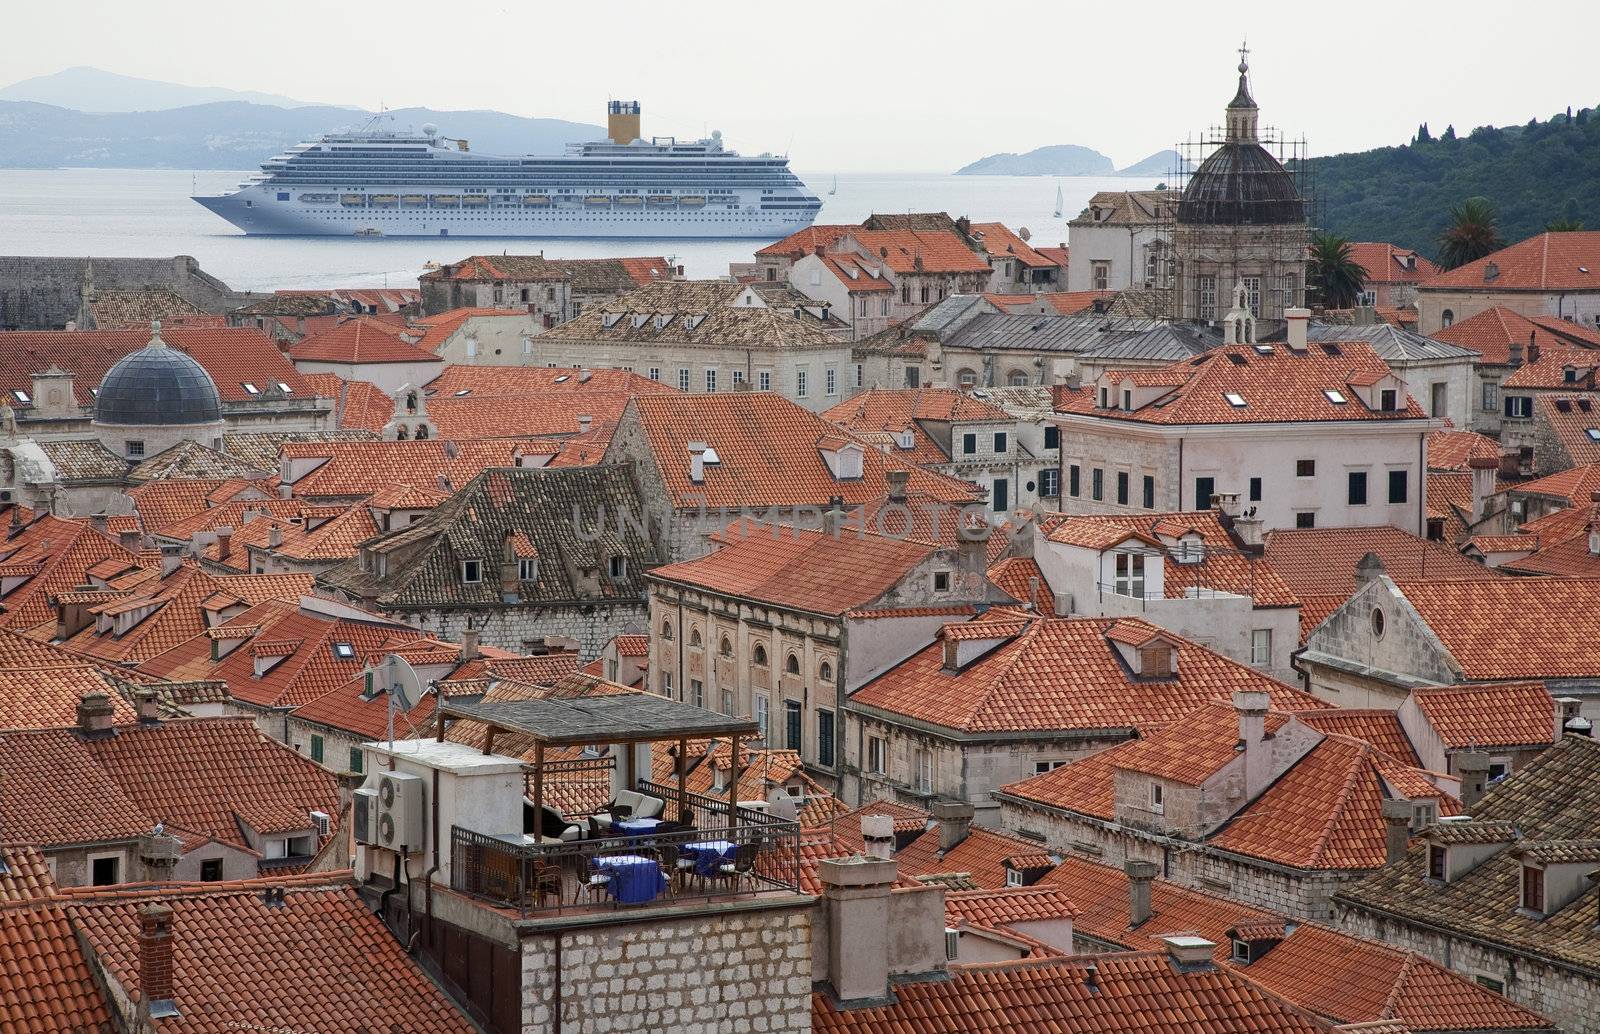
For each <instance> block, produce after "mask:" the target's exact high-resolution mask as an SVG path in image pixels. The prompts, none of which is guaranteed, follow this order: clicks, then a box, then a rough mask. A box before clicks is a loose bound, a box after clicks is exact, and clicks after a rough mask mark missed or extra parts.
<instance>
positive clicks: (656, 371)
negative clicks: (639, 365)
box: [650, 366, 661, 381]
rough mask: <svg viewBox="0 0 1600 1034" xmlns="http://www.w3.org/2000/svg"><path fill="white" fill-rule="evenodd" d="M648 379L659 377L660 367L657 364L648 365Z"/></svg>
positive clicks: (657, 378)
mask: <svg viewBox="0 0 1600 1034" xmlns="http://www.w3.org/2000/svg"><path fill="white" fill-rule="evenodd" d="M650 379H651V380H653V381H659V380H660V379H661V367H659V366H652V367H650Z"/></svg>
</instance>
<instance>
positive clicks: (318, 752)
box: [311, 736, 322, 765]
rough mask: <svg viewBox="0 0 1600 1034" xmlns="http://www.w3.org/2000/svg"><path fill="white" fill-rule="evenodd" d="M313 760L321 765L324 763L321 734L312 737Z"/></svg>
mask: <svg viewBox="0 0 1600 1034" xmlns="http://www.w3.org/2000/svg"><path fill="white" fill-rule="evenodd" d="M311 760H312V761H315V762H316V763H317V764H319V765H320V764H322V737H321V736H313V737H311Z"/></svg>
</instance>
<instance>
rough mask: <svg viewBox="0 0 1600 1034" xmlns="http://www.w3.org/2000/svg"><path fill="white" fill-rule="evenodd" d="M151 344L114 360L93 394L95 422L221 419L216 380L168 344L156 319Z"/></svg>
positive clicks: (206, 421) (162, 422)
mask: <svg viewBox="0 0 1600 1034" xmlns="http://www.w3.org/2000/svg"><path fill="white" fill-rule="evenodd" d="M150 331H151V335H150V343H149V344H148V345H145V346H144V347H143V348H141V349H139V351H137V352H132V353H129V354H128V355H125V356H123V357H122V358H121V359H119V360H117V362H116V365H115V366H113V367H111V369H109V370H107V371H106V375H105V379H103V380H102V381H101V382H100V389H99V391H97V392H96V393H95V402H94V420H95V423H97V424H150V425H177V424H209V423H213V422H215V421H218V420H221V419H222V397H221V395H219V394H218V393H217V385H216V382H215V381H213V380H212V379H211V375H210V374H208V373H206V370H205V367H203V366H201V365H200V364H199V363H198V362H196V361H195V360H194V358H193V357H192V356H190V355H189V354H188V353H186V352H180V351H179V350H178V349H176V348H168V347H167V343H166V342H165V341H162V340H161V324H160V323H152V324H151V325H150Z"/></svg>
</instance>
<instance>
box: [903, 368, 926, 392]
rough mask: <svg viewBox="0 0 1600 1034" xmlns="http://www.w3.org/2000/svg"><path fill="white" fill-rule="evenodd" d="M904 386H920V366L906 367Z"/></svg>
mask: <svg viewBox="0 0 1600 1034" xmlns="http://www.w3.org/2000/svg"><path fill="white" fill-rule="evenodd" d="M906 387H908V388H920V387H922V368H921V367H920V366H908V367H906Z"/></svg>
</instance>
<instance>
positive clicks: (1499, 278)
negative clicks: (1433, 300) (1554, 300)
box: [1422, 231, 1600, 292]
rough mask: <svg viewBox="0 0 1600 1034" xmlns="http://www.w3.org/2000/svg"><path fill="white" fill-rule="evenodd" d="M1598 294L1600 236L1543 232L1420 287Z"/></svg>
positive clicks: (1427, 288) (1599, 284)
mask: <svg viewBox="0 0 1600 1034" xmlns="http://www.w3.org/2000/svg"><path fill="white" fill-rule="evenodd" d="M1463 288H1470V289H1473V290H1477V291H1488V292H1497V291H1594V290H1600V232H1595V231H1587V232H1585V231H1578V232H1573V233H1541V234H1538V235H1536V236H1533V237H1529V238H1528V239H1527V240H1523V241H1518V242H1517V243H1516V244H1512V245H1508V246H1507V247H1504V248H1501V249H1500V250H1499V251H1496V252H1492V253H1490V254H1488V255H1485V256H1484V257H1483V258H1481V259H1478V260H1477V261H1475V262H1468V263H1467V264H1466V265H1464V266H1458V267H1456V268H1455V269H1452V270H1450V271H1449V272H1448V273H1441V274H1439V275H1438V276H1436V277H1433V278H1432V279H1429V280H1426V281H1424V282H1423V284H1422V289H1423V290H1425V291H1432V290H1454V289H1463Z"/></svg>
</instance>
